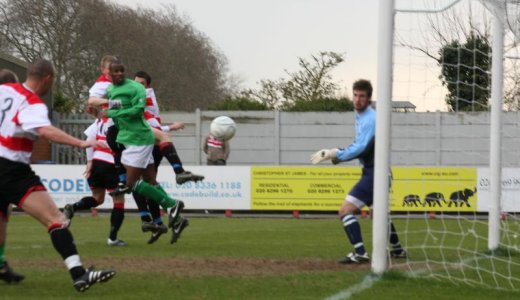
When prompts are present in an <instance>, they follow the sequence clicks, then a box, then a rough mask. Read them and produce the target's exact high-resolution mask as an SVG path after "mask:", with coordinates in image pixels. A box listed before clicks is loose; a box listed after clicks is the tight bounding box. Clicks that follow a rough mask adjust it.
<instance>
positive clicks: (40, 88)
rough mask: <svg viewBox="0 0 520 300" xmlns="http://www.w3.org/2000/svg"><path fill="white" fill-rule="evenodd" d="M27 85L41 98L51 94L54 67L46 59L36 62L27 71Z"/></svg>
mask: <svg viewBox="0 0 520 300" xmlns="http://www.w3.org/2000/svg"><path fill="white" fill-rule="evenodd" d="M25 82H26V84H27V85H28V86H29V87H30V88H31V89H32V90H33V91H34V92H35V93H36V94H38V95H39V96H43V95H45V94H47V93H48V92H49V90H50V89H51V87H52V83H53V82H54V67H53V66H52V63H51V62H50V61H48V60H46V59H39V60H37V61H35V62H34V63H33V64H32V65H31V66H30V67H29V69H27V80H26V81H25Z"/></svg>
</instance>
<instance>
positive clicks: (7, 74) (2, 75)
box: [0, 69, 18, 84]
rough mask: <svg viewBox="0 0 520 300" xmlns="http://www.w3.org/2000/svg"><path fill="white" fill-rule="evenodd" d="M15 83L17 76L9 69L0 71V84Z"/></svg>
mask: <svg viewBox="0 0 520 300" xmlns="http://www.w3.org/2000/svg"><path fill="white" fill-rule="evenodd" d="M16 82H18V76H16V74H15V73H14V72H13V71H11V70H9V69H1V70H0V84H4V83H16Z"/></svg>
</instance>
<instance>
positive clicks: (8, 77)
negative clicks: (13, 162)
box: [0, 69, 25, 283]
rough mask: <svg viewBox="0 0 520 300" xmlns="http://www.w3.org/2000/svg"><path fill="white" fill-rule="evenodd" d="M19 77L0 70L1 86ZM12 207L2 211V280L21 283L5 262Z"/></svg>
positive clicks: (22, 278)
mask: <svg viewBox="0 0 520 300" xmlns="http://www.w3.org/2000/svg"><path fill="white" fill-rule="evenodd" d="M17 82H18V76H16V74H15V73H14V72H13V71H11V70H7V69H2V70H0V84H5V83H17ZM11 208H12V205H8V207H7V210H6V211H0V279H1V280H4V281H5V282H7V283H11V282H20V281H22V280H24V278H25V276H24V275H22V274H18V273H17V272H15V271H14V270H13V269H12V268H11V267H10V266H9V265H8V264H7V262H6V261H5V257H4V253H5V240H6V236H7V223H8V222H9V216H10V215H11V210H12V209H11Z"/></svg>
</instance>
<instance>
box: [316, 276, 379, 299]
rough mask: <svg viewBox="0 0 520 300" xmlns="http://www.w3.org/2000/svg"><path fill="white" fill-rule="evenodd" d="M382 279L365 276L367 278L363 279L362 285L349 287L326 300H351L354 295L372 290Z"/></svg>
mask: <svg viewBox="0 0 520 300" xmlns="http://www.w3.org/2000/svg"><path fill="white" fill-rule="evenodd" d="M380 279H381V276H377V275H374V274H369V275H367V276H365V278H363V280H362V281H361V282H360V283H358V284H356V285H353V286H351V287H349V288H348V289H345V290H343V291H340V292H338V293H337V294H335V295H332V296H329V297H327V298H325V300H345V299H349V298H350V297H352V295H354V294H357V293H359V292H362V291H364V290H366V289H369V288H371V287H372V285H374V283H376V282H377V281H379V280H380Z"/></svg>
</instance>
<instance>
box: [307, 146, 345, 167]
mask: <svg viewBox="0 0 520 300" xmlns="http://www.w3.org/2000/svg"><path fill="white" fill-rule="evenodd" d="M336 153H338V149H337V148H334V149H321V150H320V151H318V152H316V153H314V154H313V155H311V162H312V164H314V165H315V164H318V163H320V162H322V161H325V160H331V159H335V158H336Z"/></svg>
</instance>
